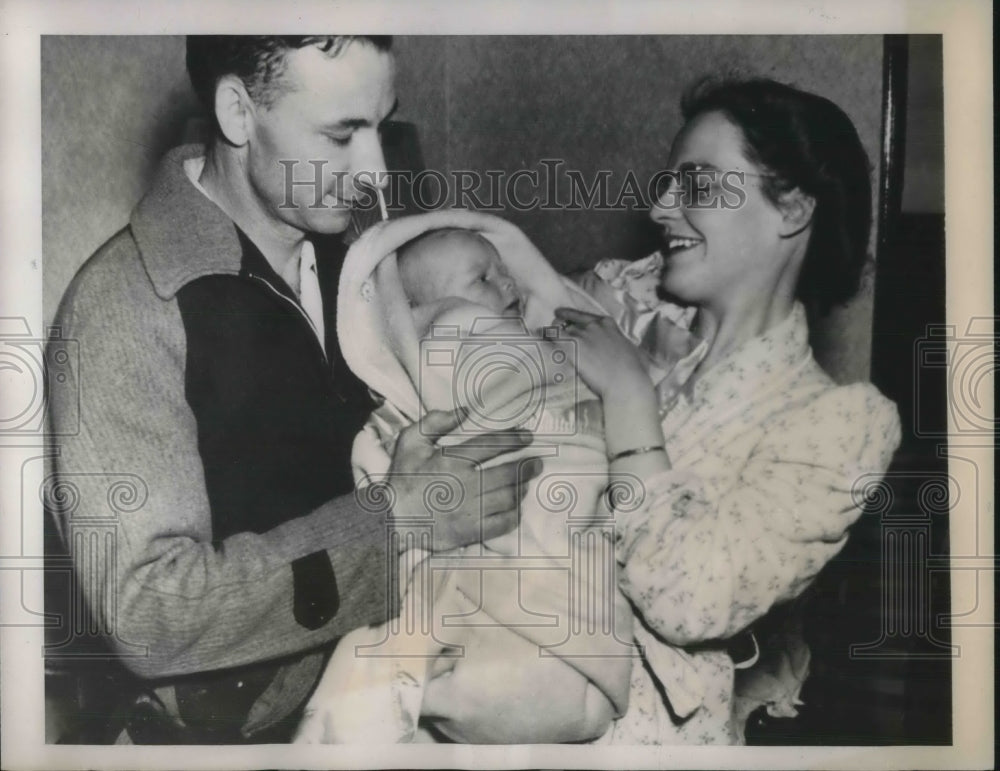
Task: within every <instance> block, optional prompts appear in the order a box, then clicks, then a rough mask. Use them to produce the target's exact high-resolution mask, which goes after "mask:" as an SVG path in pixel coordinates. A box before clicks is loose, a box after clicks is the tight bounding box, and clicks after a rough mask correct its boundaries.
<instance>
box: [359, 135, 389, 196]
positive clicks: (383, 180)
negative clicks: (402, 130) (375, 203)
mask: <svg viewBox="0 0 1000 771" xmlns="http://www.w3.org/2000/svg"><path fill="white" fill-rule="evenodd" d="M359 134H360V132H359ZM351 161H352V163H351V167H352V171H353V174H354V186H355V188H357V187H368V188H372V189H378V190H380V189H382V188H384V187H385V186H386V185H387V184H388V183H389V175H388V170H387V169H386V165H385V155H384V154H383V152H382V142H381V140H380V138H379V135H378V132H377V131H371V132H365V136H363V137H362V136H359V135H356V137H355V153H354V157H353V158H352V159H351Z"/></svg>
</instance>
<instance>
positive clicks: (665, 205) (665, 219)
mask: <svg viewBox="0 0 1000 771" xmlns="http://www.w3.org/2000/svg"><path fill="white" fill-rule="evenodd" d="M674 188H675V183H672V184H671V186H670V188H669V189H667V190H665V191H664V192H662V193H660V195H659V197H658V198H657V199H656V200H654V201H653V205H652V206H651V207H650V208H649V218H650V219H651V220H653V222H655V223H656V224H657V225H667V224H669V223H671V222H675V221H676V220H678V219H680V216H681V215H680V211H679V208H680V207H679V206H678V201H677V198H678V195H677V191H676V190H675V189H674Z"/></svg>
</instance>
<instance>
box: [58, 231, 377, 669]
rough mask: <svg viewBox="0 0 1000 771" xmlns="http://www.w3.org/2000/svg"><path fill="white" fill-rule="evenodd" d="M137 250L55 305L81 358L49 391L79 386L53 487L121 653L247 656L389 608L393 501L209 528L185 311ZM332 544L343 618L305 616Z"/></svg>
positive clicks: (100, 616) (337, 629) (217, 664)
mask: <svg viewBox="0 0 1000 771" xmlns="http://www.w3.org/2000/svg"><path fill="white" fill-rule="evenodd" d="M123 251H124V250H123ZM112 256H113V255H112ZM127 256H131V259H110V258H109V259H105V260H103V261H97V262H96V264H92V265H90V266H88V267H87V268H86V269H85V270H84V272H83V273H82V274H81V275H80V276H78V277H77V279H76V280H75V282H74V284H73V285H72V286H71V289H70V291H69V293H68V294H67V297H66V299H65V300H64V302H63V306H62V308H61V310H60V314H59V318H58V320H57V324H58V325H59V326H61V327H62V333H63V336H64V337H65V338H69V339H74V340H76V341H78V345H79V365H78V366H76V367H73V368H71V370H70V371H69V372H68V375H67V376H68V378H69V382H68V384H67V385H66V387H64V388H63V389H62V390H61V391H59V392H58V393H56V394H54V395H53V396H54V397H55V398H54V400H53V403H52V405H51V407H52V418H53V420H54V421H55V423H56V425H58V424H59V422H60V421H63V420H67V421H68V420H69V418H70V415H71V412H72V410H73V408H74V407H75V405H74V404H73V400H75V399H77V398H78V399H79V425H80V428H79V432H78V433H77V434H76V435H74V436H69V437H66V438H65V441H61V445H60V447H59V450H58V452H59V455H58V461H57V475H56V477H55V481H54V485H55V487H56V489H55V490H54V491H53V494H52V495H51V496H50V498H52V499H54V500H55V501H56V502H57V503H58V504H59V505H58V506H57V511H56V512H55V514H56V518H57V520H58V521H59V524H60V528H61V531H62V536H63V538H64V540H65V541H66V543H67V544H68V546H69V548H70V550H71V553H72V555H73V562H74V570H75V574H76V579H77V581H78V582H79V585H80V587H81V588H82V591H83V595H84V597H85V599H86V601H87V603H88V604H89V606H90V609H91V612H92V613H93V614H94V615H95V616H96V618H97V620H98V622H99V623H100V625H101V629H102V630H103V631H104V632H105V633H106V634H107V636H108V638H109V639H110V640H111V643H112V646H113V647H114V648H115V649H116V651H117V652H118V653H119V654H120V655H121V656H122V660H123V662H124V663H125V664H126V665H127V666H128V667H129V668H131V669H132V670H134V671H135V672H136V673H137V674H139V675H141V676H144V677H164V676H174V675H179V674H185V673H193V672H199V671H206V670H213V669H219V668H224V667H231V666H239V665H243V664H247V663H251V662H257V661H263V660H266V659H271V658H275V657H279V656H283V655H286V654H291V653H295V652H299V651H302V650H305V649H308V648H310V647H314V646H316V645H320V644H322V643H325V642H327V641H330V640H333V639H335V638H337V637H339V636H341V635H342V634H344V633H345V632H347V631H349V630H351V629H353V628H355V627H358V626H361V625H364V624H368V623H375V622H379V621H384V620H385V619H386V618H387V616H388V614H389V609H388V603H389V600H388V598H387V593H386V587H387V581H390V580H393V581H394V580H395V579H394V578H391V576H390V572H389V571H390V567H389V562H388V560H387V558H386V541H387V539H386V535H385V525H384V521H385V520H384V513H383V512H381V511H372V510H371V509H370V508H369V509H368V510H366V509H365V508H363V507H362V506H361V505H359V502H357V501H356V500H355V499H354V496H353V495H348V496H345V497H342V498H338V499H334V500H331V501H329V502H328V503H326V504H324V505H323V506H321V507H320V508H318V509H317V510H316V511H313V512H312V513H310V514H308V515H306V516H303V517H301V518H298V519H295V520H291V521H289V522H286V523H284V524H282V525H280V526H278V527H276V528H274V529H272V530H270V531H268V532H265V533H261V534H257V533H252V532H247V533H240V534H237V535H234V536H232V537H230V538H226V539H225V540H222V541H217V542H213V534H212V529H211V516H210V511H209V504H208V499H207V493H206V488H205V481H204V476H203V471H202V465H201V461H200V457H199V451H198V441H197V426H196V422H195V418H194V415H193V414H192V412H191V410H190V408H189V407H188V404H187V401H186V398H185V391H184V366H185V343H184V330H183V325H182V321H181V318H180V314H179V311H178V308H177V305H176V303H175V302H170V301H164V300H162V299H160V298H158V297H156V296H155V295H154V294H153V291H152V289H151V287H150V286H149V283H148V280H147V279H146V278H145V275H144V274H143V273H142V268H141V267H139V263H138V260H136V259H135V257H134V256H133V255H127ZM351 439H352V437H344V441H351ZM324 553H325V555H327V556H328V558H329V561H330V564H331V565H332V567H333V576H334V580H335V586H334V585H331V586H321V587H319V592H320V593H322V592H324V591H329V592H331V593H333V592H336V594H335V595H333V596H334V597H339V600H334V601H333V602H328V603H327V607H328V608H329V609H331V612H332V618H329V617H322V616H321V618H320V620H319V621H318V622H314V623H302V622H301V621H300V620H297V619H301V618H302V613H301V610H302V605H303V597H301V596H297V593H299V594H301V592H302V591H303V589H308V590H309V591H311V592H316V591H317V587H316V586H315V580H314V579H315V578H316V577H317V576H319V577H321V578H322V577H326V578H327V579H328V578H329V573H330V572H329V570H319V571H317V570H315V566H316V563H317V558H319V561H321V562H324V560H323V554H324ZM303 558H306V559H303ZM296 563H298V564H297V565H296V567H297V568H302V567H303V566H305V567H306V569H305V570H302V569H296V570H293V564H296ZM309 568H312V569H311V570H310V569H309ZM296 574H297V575H296ZM311 579H312V584H313V585H311V586H310V585H309V584H310V580H311ZM305 601H306V604H308V602H309V598H308V597H307V598H305Z"/></svg>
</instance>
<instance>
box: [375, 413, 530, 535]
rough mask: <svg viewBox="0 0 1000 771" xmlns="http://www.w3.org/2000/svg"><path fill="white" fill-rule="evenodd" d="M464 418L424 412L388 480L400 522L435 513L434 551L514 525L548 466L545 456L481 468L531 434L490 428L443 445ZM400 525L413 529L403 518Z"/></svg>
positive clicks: (400, 443)
mask: <svg viewBox="0 0 1000 771" xmlns="http://www.w3.org/2000/svg"><path fill="white" fill-rule="evenodd" d="M464 417H465V415H464V413H463V412H461V411H459V412H457V413H455V412H446V411H433V412H429V413H427V415H425V416H424V418H423V424H422V426H420V425H418V424H414V425H412V426H409V427H407V428H405V429H404V430H403V431H402V432H400V435H399V438H398V439H397V440H396V448H395V451H394V452H393V455H392V462H391V464H390V466H389V473H388V475H387V476H386V479H385V482H386V483H387V484H388V485H389V487H390V488H391V490H392V497H393V504H392V515H391V516H392V518H393V519H394V520H400V519H404V520H405V519H409V518H414V519H422V518H427V517H433V519H434V525H433V528H432V532H433V537H432V543H431V549H432V551H448V550H450V549H455V548H458V547H459V546H465V545H467V544H471V543H476V542H478V541H485V540H489V539H490V538H495V537H496V536H499V535H503V534H504V533H507V532H509V531H511V530H513V529H514V528H515V527H516V526H517V523H518V511H519V504H520V501H521V499H522V498H523V497H524V493H525V490H526V489H527V485H528V482H529V481H531V479H532V478H533V477H536V476H538V474H539V472H540V471H541V469H542V462H541V461H540V460H538V459H530V460H525V459H524V458H521V459H519V460H513V461H509V462H507V463H503V464H500V465H497V466H492V467H490V468H487V469H483V468H481V465H482V464H484V463H486V462H488V461H490V460H492V459H493V458H495V457H497V456H498V455H503V454H505V453H509V452H513V451H515V450H520V449H522V448H523V447H525V446H526V445H528V444H530V443H531V434H530V432H528V431H493V432H487V433H482V434H477V435H475V436H473V437H471V438H469V439H467V440H466V441H465V442H462V443H461V444H457V445H453V446H451V447H448V448H447V450H445V448H443V447H440V446H439V445H438V444H437V440H438V439H439V438H440V437H442V436H445V435H446V434H449V433H451V432H452V431H454V430H455V429H456V428H457V427H458V425H459V424H460V423H461V422H462V419H463V418H464ZM421 428H422V430H421ZM456 496H459V497H456ZM399 529H400V530H405V529H406V526H405V525H403V524H402V523H400V526H399ZM403 540H405V539H401V542H402V541H403ZM401 548H402V547H401Z"/></svg>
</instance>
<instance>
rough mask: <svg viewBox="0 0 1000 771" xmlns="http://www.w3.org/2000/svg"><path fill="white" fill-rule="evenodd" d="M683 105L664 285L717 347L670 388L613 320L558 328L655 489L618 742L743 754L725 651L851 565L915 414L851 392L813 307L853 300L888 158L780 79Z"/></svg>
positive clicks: (708, 346) (690, 361) (630, 517)
mask: <svg viewBox="0 0 1000 771" xmlns="http://www.w3.org/2000/svg"><path fill="white" fill-rule="evenodd" d="M682 107H683V112H684V117H685V121H686V123H685V125H684V127H683V129H682V130H681V132H680V133H679V134H678V136H677V138H676V140H675V142H674V145H673V148H672V151H671V155H670V163H669V166H670V168H671V169H675V170H677V173H676V174H674V175H673V176H672V178H671V181H670V185H669V186H668V188H667V189H666V190H664V191H663V194H662V195H661V196H660V198H659V200H658V201H657V203H656V204H655V205H654V206H653V209H652V218H653V220H654V221H655V222H656V223H657V224H658V225H659V226H660V227H661V228H662V229H663V240H664V247H663V249H662V254H663V256H664V261H665V264H664V269H663V274H662V283H661V287H662V289H663V290H665V291H666V292H667V293H668V294H669V295H671V296H672V297H673V298H676V299H677V300H678V301H679V302H680V303H682V304H685V305H689V306H694V307H696V309H697V313H696V315H695V317H694V320H693V323H692V326H691V331H692V333H693V334H694V335H695V336H696V338H695V339H696V340H697V339H700V341H701V343H700V344H699V345H697V346H695V347H694V349H693V351H692V352H690V353H689V354H688V355H686V356H685V358H684V359H683V360H682V361H681V364H679V365H678V366H677V367H675V368H674V370H673V375H672V376H671V377H668V378H667V380H666V381H664V382H663V383H661V384H659V385H658V386H656V387H654V386H653V385H651V383H650V380H649V378H648V376H647V374H646V370H644V369H643V367H642V362H641V360H640V358H639V356H638V355H637V353H636V348H635V347H634V346H633V345H632V344H631V343H630V342H629V340H628V339H627V338H626V337H625V336H624V335H623V334H622V333H621V332H620V331H619V329H618V328H617V327H616V325H615V323H614V322H613V321H611V320H610V319H606V318H605V319H602V318H600V317H597V316H592V315H589V314H585V313H580V312H578V311H574V310H570V309H564V310H560V311H559V314H558V315H559V316H560V318H561V319H562V320H563V322H564V323H565V325H566V328H567V332H568V334H570V335H571V336H572V337H573V338H575V339H576V340H577V341H578V364H579V367H580V374H581V376H582V377H583V378H584V380H586V382H587V383H588V385H589V386H590V387H591V388H592V389H593V390H594V391H596V392H597V393H598V394H600V395H601V396H602V398H603V400H604V409H605V426H606V429H607V443H608V452H609V457H610V458H611V471H612V474H613V475H619V474H622V475H634V476H632V477H628V476H626V477H622V478H625V479H629V478H637V479H639V480H641V482H642V488H641V490H640V491H639V492H640V493H641V494H640V495H638V496H637V497H633V498H632V499H631V500H627V501H624V502H620V505H619V507H618V511H617V514H616V517H617V518H616V525H617V527H616V529H617V536H616V537H617V544H616V554H617V560H618V564H619V574H618V575H619V583H620V586H621V587H622V590H623V591H624V593H625V594H626V596H627V597H628V598H629V599H630V600H631V602H632V604H633V605H634V607H635V609H636V611H637V619H639V620H637V621H636V623H635V636H636V640H637V642H639V643H640V644H641V645H643V646H644V647H645V655H644V657H643V658H642V659H641V660H637V661H636V663H635V665H634V666H633V674H632V683H631V694H630V705H629V710H628V713H627V714H626V715H625V716H624V717H623V718H622V719H620V720H619V721H618V722H617V723H616V725H615V726H614V727H613V728H612V730H611V731H610V732H609V734H608V736H607V737H606V739H607V740H609V741H612V742H614V743H692V744H706V743H722V744H731V743H740V742H741V741H742V726H741V725H739V722H740V721H738V720H737V719H736V718H735V717H734V700H733V681H734V667H733V661H732V659H731V658H730V656H729V655H728V654H727V652H726V649H725V643H724V641H725V640H726V639H727V638H731V637H732V636H733V635H736V634H738V633H740V632H741V631H742V630H744V629H745V628H746V627H747V626H748V625H749V624H751V623H752V622H754V621H756V620H757V619H759V618H760V617H762V616H763V615H764V614H765V613H766V612H767V611H768V610H769V609H770V608H771V607H772V606H773V605H774V604H775V603H779V602H782V601H787V600H790V599H792V598H794V597H796V596H797V595H799V594H800V593H801V592H802V591H803V590H804V589H805V588H806V586H807V585H808V584H809V583H810V582H811V581H812V579H813V578H814V577H815V576H816V574H817V573H818V571H819V570H820V568H822V567H823V565H824V564H825V563H826V562H827V561H828V560H829V559H830V558H831V557H833V556H834V555H835V554H836V553H837V552H838V551H839V550H840V548H841V547H842V546H843V545H844V542H845V540H846V530H847V528H848V526H849V525H850V524H851V523H852V522H853V521H854V520H855V519H856V518H857V516H858V514H859V513H860V511H859V509H858V508H857V507H856V505H855V500H854V496H852V487H853V485H854V483H855V481H856V480H858V479H859V478H860V477H862V475H866V474H872V473H874V474H880V473H883V472H884V471H885V469H886V467H887V466H888V464H889V461H890V459H891V456H892V453H893V452H894V450H895V448H896V447H897V445H898V442H899V420H898V415H897V412H896V408H895V405H894V404H893V403H892V402H890V401H888V400H887V399H885V398H884V397H883V396H882V395H881V394H880V393H879V392H878V391H877V390H876V389H875V388H874V387H873V386H871V385H870V384H856V385H851V386H840V387H838V386H837V385H835V384H834V382H833V381H832V380H831V379H830V378H829V376H827V375H826V374H825V373H824V372H823V371H822V370H821V369H820V367H819V366H818V365H817V363H816V362H815V360H814V359H813V357H812V353H811V350H810V348H809V343H808V327H807V321H806V312H805V306H806V305H812V306H814V307H815V308H816V309H817V310H818V311H819V312H826V311H828V310H829V309H830V308H831V307H832V306H833V305H835V304H837V303H841V302H844V301H846V300H848V299H849V298H850V297H851V296H852V295H853V294H854V293H855V292H856V291H857V288H858V285H859V280H860V275H861V270H862V266H863V264H864V261H865V258H866V248H867V241H868V234H869V229H870V224H871V192H870V186H869V178H868V161H867V158H866V156H865V153H864V150H863V148H862V147H861V143H860V141H859V140H858V136H857V133H856V131H855V129H854V127H853V125H852V124H851V122H850V120H849V119H848V118H847V116H846V115H845V114H844V113H843V112H842V111H841V110H840V109H839V108H838V107H836V106H835V105H834V104H832V103H831V102H829V101H828V100H826V99H823V98H821V97H819V96H816V95H813V94H808V93H804V92H802V91H799V90H796V89H794V88H791V87H788V86H785V85H782V84H779V83H776V82H773V81H767V80H754V81H748V82H728V83H723V84H718V85H709V86H706V87H702V88H700V89H698V90H696V91H694V92H693V93H692V94H690V95H689V96H688V97H686V98H685V100H684V102H683V104H682ZM736 183H740V184H738V185H737V184H736ZM763 653H764V654H765V655H766V654H767V653H768V651H766V650H765V651H764V652H763Z"/></svg>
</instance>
